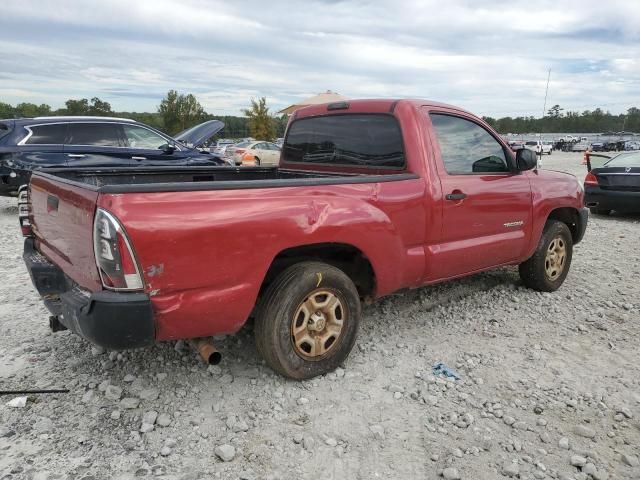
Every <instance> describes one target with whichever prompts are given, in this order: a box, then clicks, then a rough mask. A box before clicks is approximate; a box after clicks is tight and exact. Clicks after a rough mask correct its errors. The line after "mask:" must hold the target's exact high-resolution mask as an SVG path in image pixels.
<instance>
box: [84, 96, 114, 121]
mask: <svg viewBox="0 0 640 480" xmlns="http://www.w3.org/2000/svg"><path fill="white" fill-rule="evenodd" d="M89 115H96V116H100V117H108V116H111V115H113V110H111V104H110V103H109V102H104V101H102V100H100V99H99V98H98V97H93V98H92V99H91V105H90V106H89Z"/></svg>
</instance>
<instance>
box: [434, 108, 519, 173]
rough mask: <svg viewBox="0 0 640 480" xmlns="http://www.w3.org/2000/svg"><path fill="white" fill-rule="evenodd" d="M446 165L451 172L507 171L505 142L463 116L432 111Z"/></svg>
mask: <svg viewBox="0 0 640 480" xmlns="http://www.w3.org/2000/svg"><path fill="white" fill-rule="evenodd" d="M429 116H430V117H431V123H432V124H433V128H434V129H435V131H436V136H437V138H438V145H439V146H440V154H441V156H442V162H443V163H444V168H445V169H446V171H447V173H448V174H450V175H469V174H483V173H508V172H509V171H510V168H509V162H508V160H507V157H506V155H505V152H504V149H503V147H502V145H501V144H500V143H499V142H498V141H497V140H496V139H495V138H494V137H493V136H492V135H491V134H490V133H489V132H487V131H486V130H485V129H484V128H482V127H481V126H480V125H478V124H476V123H473V122H471V121H469V120H466V119H464V118H461V117H455V116H453V115H444V114H440V113H432V114H430V115H429Z"/></svg>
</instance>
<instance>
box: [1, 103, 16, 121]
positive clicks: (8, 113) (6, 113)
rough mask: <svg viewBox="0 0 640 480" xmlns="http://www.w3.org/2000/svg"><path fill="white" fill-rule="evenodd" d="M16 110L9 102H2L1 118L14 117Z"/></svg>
mask: <svg viewBox="0 0 640 480" xmlns="http://www.w3.org/2000/svg"><path fill="white" fill-rule="evenodd" d="M14 115H15V111H14V109H13V107H12V106H11V105H9V104H8V103H4V102H0V118H13V116H14Z"/></svg>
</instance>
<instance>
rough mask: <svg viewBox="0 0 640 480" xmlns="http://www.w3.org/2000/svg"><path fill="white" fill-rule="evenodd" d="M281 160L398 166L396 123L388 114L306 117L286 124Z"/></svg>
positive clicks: (400, 147)
mask: <svg viewBox="0 0 640 480" xmlns="http://www.w3.org/2000/svg"><path fill="white" fill-rule="evenodd" d="M282 162H283V163H285V162H286V163H292V164H296V163H298V164H301V163H304V164H314V165H325V166H343V167H365V168H375V169H391V170H402V169H404V168H405V165H406V160H405V151H404V143H403V141H402V132H401V131H400V125H399V124H398V121H397V120H396V118H395V117H394V116H393V115H390V114H358V113H352V114H343V115H327V116H322V117H307V118H301V119H299V120H294V121H293V122H292V123H291V125H290V126H289V130H288V132H287V137H286V139H285V142H284V145H283V147H282Z"/></svg>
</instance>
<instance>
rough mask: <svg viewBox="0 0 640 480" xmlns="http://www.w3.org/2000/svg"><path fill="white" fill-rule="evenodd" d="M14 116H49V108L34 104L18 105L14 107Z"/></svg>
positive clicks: (24, 103)
mask: <svg viewBox="0 0 640 480" xmlns="http://www.w3.org/2000/svg"><path fill="white" fill-rule="evenodd" d="M15 114H16V115H17V116H18V117H41V116H44V115H49V114H51V107H50V106H49V105H46V104H44V103H43V104H42V105H36V104H35V103H27V102H23V103H19V104H17V105H16V108H15Z"/></svg>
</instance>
